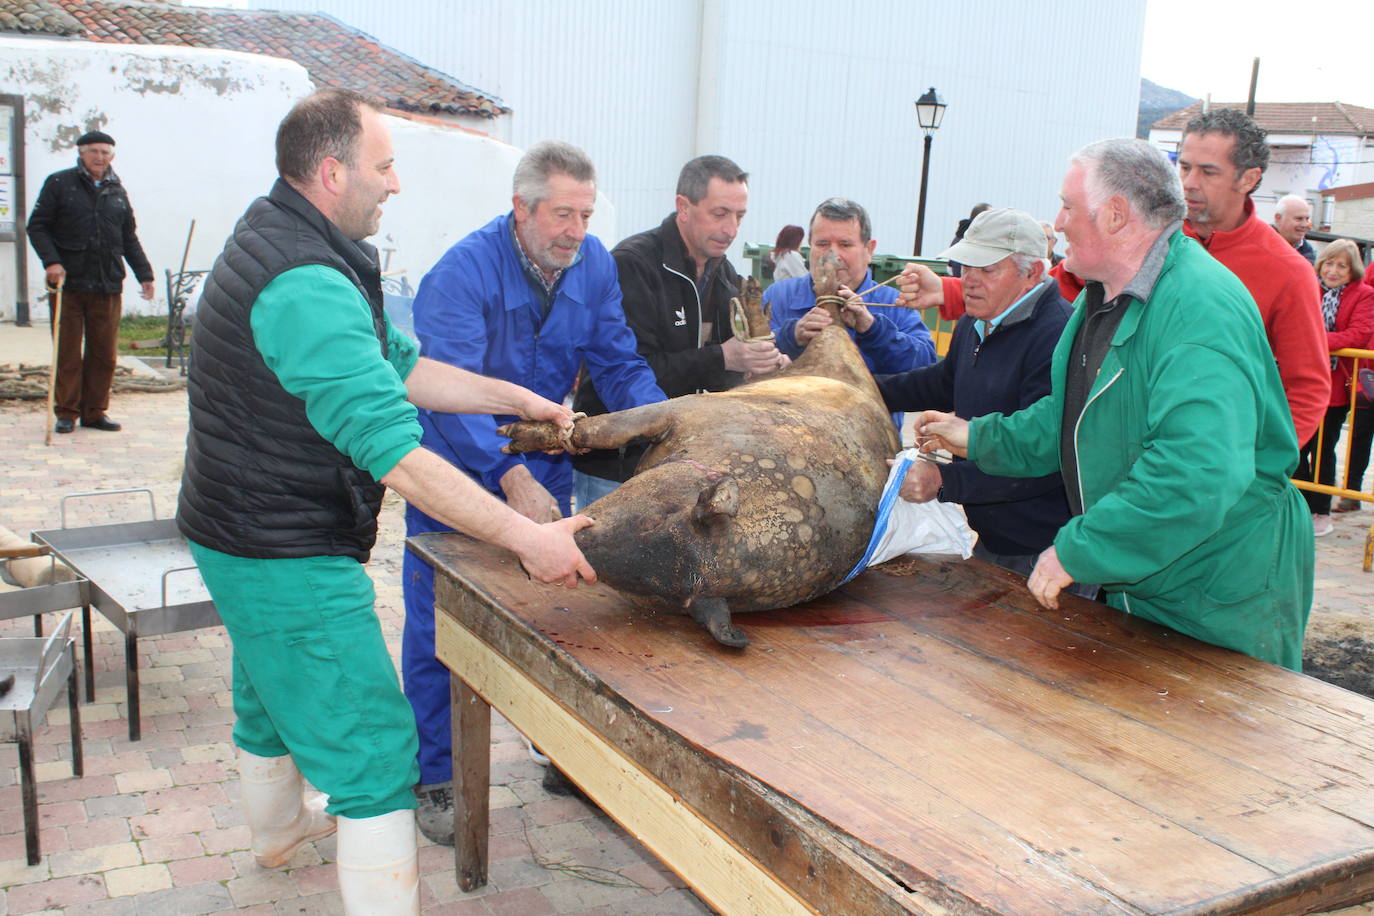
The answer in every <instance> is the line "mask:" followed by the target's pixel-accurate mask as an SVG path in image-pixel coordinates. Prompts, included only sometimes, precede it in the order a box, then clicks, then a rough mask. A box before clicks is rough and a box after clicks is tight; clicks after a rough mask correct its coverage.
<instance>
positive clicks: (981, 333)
mask: <svg viewBox="0 0 1374 916" xmlns="http://www.w3.org/2000/svg"><path fill="white" fill-rule="evenodd" d="M1040 286H1041V284H1039V283H1037V284H1035V285H1034V286H1032V287H1031V288H1030V289H1029V290H1027V291H1026V293H1025V295H1023V296H1022V297H1021V298H1020V299H1017V300H1016V301H1015V302H1013V303H1012V304H1011V305H1009V306H1007V307H1006V308H1004V309H1002V314H1000V315H998V316H997V317H996V318H989V319H988V320H986V321H984V320H983V319H982V318H976V319H974V322H973V329H974V330H975V331H977V332H978V339H979V340H987V339H988V335H989V334H991V333H992V332H993V331H995V330H997V326H998V325H1000V324H1001V323H1002V319H1003V318H1006V317H1007V316H1008V315H1010V314H1011V313H1012V312H1014V311H1016V310H1017V309H1018V308H1020V307H1021V303H1023V302H1025V301H1026V300H1027V299H1029V298H1030V297H1031V296H1032V295H1034V294H1035V293H1037V292H1039V291H1040Z"/></svg>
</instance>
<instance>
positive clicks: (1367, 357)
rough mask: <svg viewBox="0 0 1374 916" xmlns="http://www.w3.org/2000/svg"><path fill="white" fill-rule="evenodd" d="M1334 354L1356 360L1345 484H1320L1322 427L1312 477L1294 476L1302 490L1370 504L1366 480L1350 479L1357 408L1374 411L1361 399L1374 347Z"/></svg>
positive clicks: (1370, 552) (1369, 563)
mask: <svg viewBox="0 0 1374 916" xmlns="http://www.w3.org/2000/svg"><path fill="white" fill-rule="evenodd" d="M1331 355H1332V356H1338V357H1342V358H1348V359H1352V360H1353V361H1354V364H1353V367H1352V368H1351V370H1350V379H1351V385H1350V406H1349V408H1348V410H1347V413H1346V423H1347V428H1348V429H1349V434H1348V435H1347V436H1346V437H1345V454H1344V456H1343V459H1344V460H1343V461H1342V462H1341V481H1340V482H1341V486H1338V487H1337V486H1328V485H1326V484H1322V483H1317V481H1318V480H1320V479H1321V476H1322V474H1321V461H1322V454H1321V453H1322V434H1323V432H1324V430H1323V429H1322V428H1321V427H1318V429H1317V447H1316V449H1315V450H1314V454H1313V456H1312V479H1311V480H1300V479H1298V478H1296V477H1295V478H1293V485H1294V486H1295V487H1297V488H1298V489H1299V490H1308V491H1310V492H1313V493H1328V494H1330V495H1331V496H1334V497H1338V498H1344V499H1356V500H1359V501H1360V502H1366V503H1368V502H1374V490H1362V489H1361V486H1362V485H1363V484H1364V481H1363V480H1362V479H1361V480H1356V481H1354V482H1353V483H1354V484H1355V485H1354V486H1353V487H1352V486H1351V483H1352V481H1351V480H1350V451H1351V448H1352V446H1353V445H1354V438H1355V411H1356V410H1374V405H1371V406H1365V407H1360V406H1359V404H1358V400H1357V399H1358V395H1359V390H1360V368H1361V367H1362V366H1374V350H1357V349H1353V348H1346V349H1344V350H1336V351H1334V352H1333V353H1332V354H1331ZM1298 444H1299V445H1305V444H1306V443H1302V442H1300V443H1298ZM1333 479H1334V478H1333ZM1371 570H1374V524H1371V525H1370V528H1369V531H1368V532H1367V533H1366V534H1365V538H1364V571H1365V572H1370V571H1371Z"/></svg>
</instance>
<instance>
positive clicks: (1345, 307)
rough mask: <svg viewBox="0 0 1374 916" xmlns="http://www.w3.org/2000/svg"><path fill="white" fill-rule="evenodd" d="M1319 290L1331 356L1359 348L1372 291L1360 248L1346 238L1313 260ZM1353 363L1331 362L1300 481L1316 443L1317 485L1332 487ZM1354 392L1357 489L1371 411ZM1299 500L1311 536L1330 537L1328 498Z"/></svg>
mask: <svg viewBox="0 0 1374 916" xmlns="http://www.w3.org/2000/svg"><path fill="white" fill-rule="evenodd" d="M1314 266H1315V268H1316V271H1317V278H1318V279H1319V280H1320V281H1321V289H1322V301H1321V309H1322V318H1323V319H1324V320H1325V322H1326V345H1327V348H1328V349H1329V350H1331V351H1332V352H1335V351H1336V350H1340V349H1342V348H1345V347H1355V348H1359V349H1363V348H1365V347H1368V346H1369V345H1370V343H1371V341H1370V337H1371V335H1374V289H1371V288H1370V287H1368V286H1366V285H1365V284H1363V283H1361V282H1360V280H1361V279H1362V278H1363V277H1364V263H1363V262H1362V261H1361V260H1360V253H1359V249H1357V248H1356V247H1355V243H1354V242H1352V241H1350V240H1349V239H1337V240H1336V241H1334V242H1332V243H1331V244H1329V245H1327V246H1326V248H1325V249H1323V250H1322V253H1321V254H1319V255H1318V256H1317V262H1316V264H1315V265H1314ZM1353 362H1354V360H1351V359H1348V358H1345V359H1337V358H1336V357H1334V356H1333V357H1331V399H1330V400H1329V401H1328V402H1327V404H1328V406H1327V408H1326V418H1325V419H1324V420H1323V421H1322V425H1321V429H1319V430H1318V431H1317V434H1316V435H1315V436H1313V437H1312V440H1311V441H1310V442H1308V443H1307V444H1306V445H1305V446H1303V449H1302V459H1301V461H1300V462H1299V464H1298V471H1297V474H1296V475H1295V476H1296V477H1297V478H1298V479H1300V480H1312V479H1313V478H1312V461H1313V458H1314V456H1315V455H1316V453H1317V447H1318V442H1319V441H1320V443H1321V456H1320V470H1319V472H1318V474H1317V482H1318V483H1322V484H1326V485H1327V486H1331V485H1333V484H1334V483H1335V481H1336V442H1337V441H1338V440H1339V439H1340V437H1341V426H1342V424H1343V423H1344V422H1345V418H1346V415H1347V413H1348V412H1350V409H1349V408H1350V377H1351V365H1352V363H1353ZM1362 400H1363V398H1362V397H1361V396H1360V395H1359V394H1358V393H1357V395H1356V400H1355V404H1356V406H1355V410H1354V411H1353V414H1354V416H1353V417H1351V423H1350V436H1351V443H1350V463H1349V466H1348V467H1347V468H1346V470H1347V472H1348V474H1347V477H1346V479H1347V480H1348V483H1347V484H1346V486H1347V487H1348V488H1349V489H1352V490H1362V489H1363V488H1362V487H1361V482H1362V481H1363V479H1364V472H1365V467H1366V466H1367V465H1368V464H1369V447H1370V440H1371V438H1374V408H1371V407H1370V406H1369V405H1368V402H1364V403H1363V404H1362V403H1361V401H1362ZM1302 495H1303V498H1304V499H1306V500H1307V506H1308V508H1309V509H1310V510H1311V511H1312V533H1313V534H1314V535H1316V536H1317V537H1322V536H1323V535H1327V534H1330V533H1331V529H1332V524H1331V495H1330V494H1329V493H1314V492H1310V491H1308V490H1304V491H1303V494H1302ZM1358 508H1360V504H1359V501H1358V500H1353V499H1342V500H1341V502H1340V504H1338V505H1337V506H1336V511H1337V512H1347V511H1350V510H1352V509H1358Z"/></svg>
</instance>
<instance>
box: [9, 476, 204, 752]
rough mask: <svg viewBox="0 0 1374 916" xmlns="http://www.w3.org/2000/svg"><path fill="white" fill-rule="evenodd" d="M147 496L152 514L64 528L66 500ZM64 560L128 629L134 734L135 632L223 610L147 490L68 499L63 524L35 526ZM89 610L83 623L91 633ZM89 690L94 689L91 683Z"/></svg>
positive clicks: (136, 728) (94, 601) (136, 729)
mask: <svg viewBox="0 0 1374 916" xmlns="http://www.w3.org/2000/svg"><path fill="white" fill-rule="evenodd" d="M132 492H143V493H147V494H148V502H149V508H150V511H151V514H152V516H153V518H152V519H150V520H148V521H142V522H123V523H119V524H113V525H95V526H90V527H85V528H68V527H67V512H66V507H67V500H69V499H75V498H78V497H88V496H94V495H100V496H105V495H110V494H113V493H132ZM33 539H34V540H35V541H37V542H38V543H40V544H47V545H48V546H49V547H51V548H52V551H53V553H54V554H55V555H57V556H58V557H59V558H60V559H61V560H62V561H63V562H65V563H66V564H68V565H69V566H71V567H72V569H74V570H76V571H77V573H79V574H80V575H81V576H83V577H84V578H85V579H86V580H87V582H88V584H87V597H88V600H89V602H90V605H91V606H93V607H94V608H95V609H96V610H98V611H99V612H100V613H101V614H102V615H103V616H104V617H105V619H106V620H108V621H110V623H112V624H114V625H115V626H116V627H117V628H118V629H119V630H120V632H122V633H123V634H124V664H125V681H126V689H127V692H128V703H129V740H130V741H137V740H139V738H140V737H141V736H142V728H141V724H140V721H139V688H138V638H139V637H140V636H161V635H163V634H164V633H178V632H181V631H182V630H195V629H199V628H200V627H209V626H215V625H217V624H218V623H219V622H220V619H219V612H218V611H217V610H216V609H215V605H214V602H212V601H211V600H210V593H209V592H208V591H207V590H206V588H205V583H204V582H203V581H202V580H201V578H200V572H199V571H198V570H197V568H196V563H195V560H194V559H193V558H192V557H191V552H190V550H189V549H188V547H187V546H186V539H185V538H183V537H182V536H181V534H180V533H179V532H178V531H177V527H176V520H175V519H170V518H165V519H159V518H157V507H156V504H155V503H154V500H153V494H152V492H151V491H150V490H145V489H141V488H140V489H136V490H106V491H102V492H100V493H98V494H94V493H73V494H70V495H68V496H65V497H63V503H62V527H61V528H56V529H53V530H50V531H35V532H33ZM88 617H89V615H88V616H87V619H85V620H84V621H83V622H84V623H85V624H87V625H86V632H87V633H88V634H89V632H90V627H89V619H88ZM90 657H91V652H90V637H89V635H88V636H87V637H86V676H87V683H88V684H89V683H91V682H92V681H93V678H92V674H93V670H92V669H93V666H92V664H91V661H90ZM88 690H89V688H88Z"/></svg>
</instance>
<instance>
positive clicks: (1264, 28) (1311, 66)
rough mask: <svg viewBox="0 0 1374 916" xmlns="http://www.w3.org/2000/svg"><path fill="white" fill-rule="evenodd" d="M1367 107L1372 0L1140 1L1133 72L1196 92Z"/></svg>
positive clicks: (1373, 56) (1370, 100)
mask: <svg viewBox="0 0 1374 916" xmlns="http://www.w3.org/2000/svg"><path fill="white" fill-rule="evenodd" d="M1256 57H1258V58H1259V59H1260V72H1259V86H1258V88H1257V91H1256V95H1255V98H1256V100H1257V101H1261V102H1349V103H1351V104H1354V105H1362V106H1364V107H1366V108H1374V0H1326V2H1323V3H1293V2H1285V3H1278V2H1273V0H1250V2H1241V0H1147V6H1146V12H1145V47H1144V52H1143V54H1142V57H1141V63H1140V75H1141V76H1143V77H1145V78H1146V79H1148V80H1150V81H1152V82H1155V83H1159V84H1160V85H1161V86H1166V87H1168V88H1170V89H1178V90H1180V91H1182V92H1186V93H1188V94H1189V95H1191V96H1196V97H1197V98H1205V97H1206V96H1207V93H1209V92H1210V93H1211V94H1212V101H1214V102H1244V101H1245V99H1246V98H1247V96H1249V94H1250V68H1251V64H1252V63H1253V61H1254V59H1255V58H1256Z"/></svg>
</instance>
